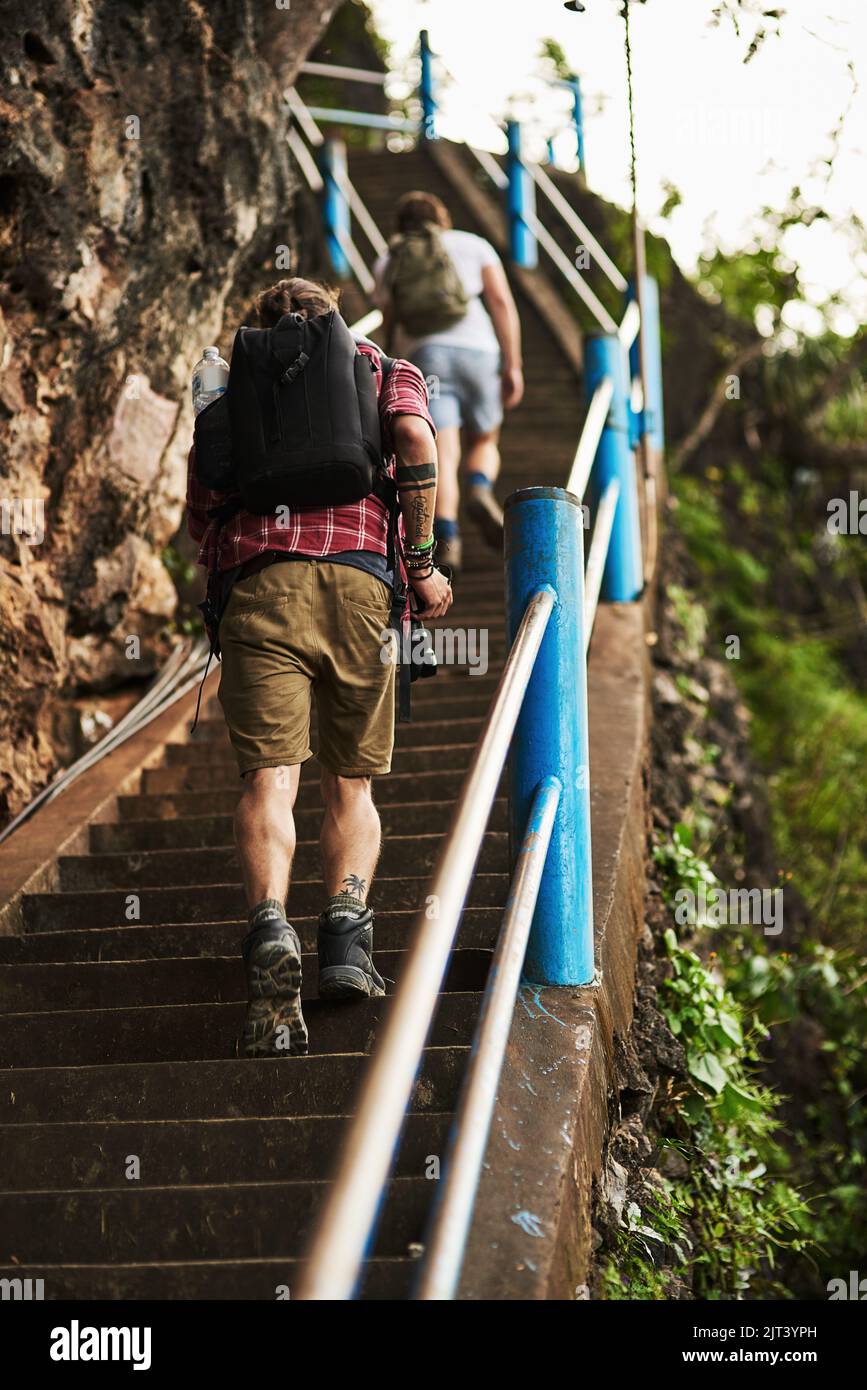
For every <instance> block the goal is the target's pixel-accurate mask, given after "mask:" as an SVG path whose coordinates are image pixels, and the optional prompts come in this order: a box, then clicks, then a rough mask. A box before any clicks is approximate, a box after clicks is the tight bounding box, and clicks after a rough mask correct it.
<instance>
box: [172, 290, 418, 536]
mask: <svg viewBox="0 0 867 1390" xmlns="http://www.w3.org/2000/svg"><path fill="white" fill-rule="evenodd" d="M385 365H386V364H385V362H384V363H383V369H384V370H385ZM389 365H390V364H389ZM373 371H374V368H373V362H372V361H371V360H370V358H369V357H367V356H366V354H364V353H361V352H359V351H358V345H357V343H356V341H355V339H354V338H353V336H352V334H351V333H350V331H349V329H348V328H347V326H346V324H345V323H344V321H343V319H342V318H341V317H340V314H339V313H337V311H336V310H332V311H331V312H330V313H328V314H321V315H318V316H317V317H316V318H311V319H305V318H304V317H303V315H301V314H285V315H284V316H283V318H282V319H280V322H279V323H278V324H276V325H275V327H274V328H239V329H238V332H237V334H236V335H235V343H234V347H233V349H232V366H231V369H230V372H229V382H228V386H227V389H226V391H225V393H224V394H223V395H222V396H221V397H219V399H218V400H216V401H214V402H212V404H211V405H209V406H207V407H206V408H205V409H204V410H203V411H202V412H201V414H200V415H199V416H197V418H196V424H195V440H196V474H197V476H198V478H199V481H200V482H201V483H203V484H204V485H205V486H206V487H209V488H213V489H214V490H216V491H218V492H225V491H230V490H237V491H238V492H240V494H241V499H242V502H243V506H244V508H245V510H246V511H249V512H255V513H257V514H258V515H268V514H269V513H271V512H274V511H276V510H277V509H278V507H281V506H290V507H303V506H312V505H326V504H328V505H330V506H339V505H341V504H343V503H349V502H359V501H361V499H362V498H363V497H367V496H369V495H370V493H371V492H377V493H378V492H379V491H380V489H381V485H382V482H383V475H384V469H383V458H382V439H381V433H380V426H379V406H378V402H377V396H376V382H375V380H374V375H373ZM383 500H384V501H388V502H391V497H390V496H389V497H388V498H386V497H385V496H384V497H383Z"/></svg>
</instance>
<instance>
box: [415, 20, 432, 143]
mask: <svg viewBox="0 0 867 1390" xmlns="http://www.w3.org/2000/svg"><path fill="white" fill-rule="evenodd" d="M418 49H419V55H420V57H421V80H420V83H419V97H420V98H421V138H422V140H436V139H437V131H436V112H437V103H436V97H435V95H434V77H433V61H432V58H433V54H432V52H431V46H430V39H429V37H428V32H427V29H422V31H421V33H420V34H419V36H418Z"/></svg>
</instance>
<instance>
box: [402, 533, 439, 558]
mask: <svg viewBox="0 0 867 1390" xmlns="http://www.w3.org/2000/svg"><path fill="white" fill-rule="evenodd" d="M435 545H436V539H435V537H434V536H431V537H430V539H429V540H426V541H419V542H408V543H407V544H406V545H405V546H404V553H405V554H406V555H427V554H428V552H429V551H431V550H433V548H434V546H435Z"/></svg>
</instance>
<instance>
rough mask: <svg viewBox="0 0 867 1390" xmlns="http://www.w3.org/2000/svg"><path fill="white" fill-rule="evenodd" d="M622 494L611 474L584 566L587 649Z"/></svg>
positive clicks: (597, 509) (597, 515) (600, 501)
mask: <svg viewBox="0 0 867 1390" xmlns="http://www.w3.org/2000/svg"><path fill="white" fill-rule="evenodd" d="M619 497H620V483H619V482H618V481H617V479H616V478H612V479H611V481H610V483H609V484H608V486H607V487H606V489H605V491H604V492H603V494H602V496H601V497H600V499H599V505H598V506H597V508H596V524H595V526H594V527H593V539H592V541H591V542H590V553H589V555H588V556H587V564H586V566H585V569H584V650H585V651H587V650H588V648H589V646H590V638H591V637H592V635H593V624H594V622H595V621H596V609H597V607H598V606H599V594H600V592H601V589H602V573H603V571H604V569H605V561H606V559H607V558H608V547H609V546H610V544H611V532H612V530H613V529H614V514H615V512H616V511H617V500H618V498H619Z"/></svg>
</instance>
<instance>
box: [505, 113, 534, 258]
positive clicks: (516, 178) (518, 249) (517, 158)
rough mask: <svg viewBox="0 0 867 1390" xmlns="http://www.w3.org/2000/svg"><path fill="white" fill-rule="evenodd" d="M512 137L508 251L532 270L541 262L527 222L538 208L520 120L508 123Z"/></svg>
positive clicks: (508, 193)
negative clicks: (523, 152)
mask: <svg viewBox="0 0 867 1390" xmlns="http://www.w3.org/2000/svg"><path fill="white" fill-rule="evenodd" d="M506 134H507V136H508V139H509V154H508V159H507V172H508V175H509V188H508V192H507V202H508V210H509V254H510V256H511V257H512V260H513V261H514V262H515V264H516V265H522V266H525V267H526V269H528V270H533V269H534V268H535V267H536V265H537V264H538V261H539V253H538V248H537V246H536V238H535V236H534V235H533V233H532V232H531V231H530V228H529V227H528V225H527V221H526V218H527V215H528V214H530V215H532V214H534V213H535V211H536V186H535V184H534V183H533V180H532V179H531V178H530V175H529V173H528V172H527V170H526V169H525V168H524V165H523V162H522V160H521V126H520V124H519V122H518V121H508V122H507V123H506Z"/></svg>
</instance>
